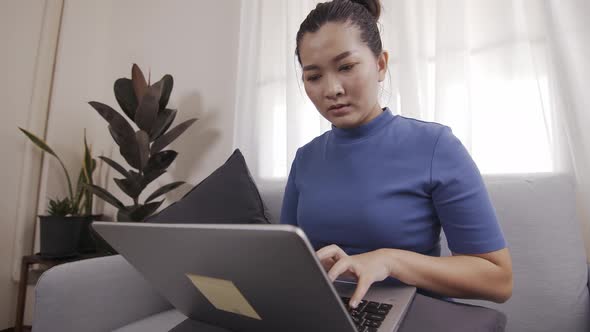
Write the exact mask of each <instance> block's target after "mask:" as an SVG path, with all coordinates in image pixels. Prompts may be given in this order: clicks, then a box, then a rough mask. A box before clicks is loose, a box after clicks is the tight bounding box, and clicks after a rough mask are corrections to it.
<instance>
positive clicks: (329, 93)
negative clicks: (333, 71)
mask: <svg viewBox="0 0 590 332" xmlns="http://www.w3.org/2000/svg"><path fill="white" fill-rule="evenodd" d="M325 82H326V87H325V90H324V91H325V93H324V96H325V97H326V98H328V99H336V98H338V97H340V96H342V95H343V94H344V87H343V86H342V83H341V82H340V80H339V79H337V78H336V77H334V76H331V75H328V76H327V77H326V80H325Z"/></svg>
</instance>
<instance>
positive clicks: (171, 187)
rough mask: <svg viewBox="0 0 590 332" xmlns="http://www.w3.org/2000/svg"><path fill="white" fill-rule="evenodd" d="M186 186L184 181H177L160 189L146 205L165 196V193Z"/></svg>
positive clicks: (151, 196) (149, 198) (146, 201)
mask: <svg viewBox="0 0 590 332" xmlns="http://www.w3.org/2000/svg"><path fill="white" fill-rule="evenodd" d="M183 184H184V181H177V182H172V183H169V184H167V185H165V186H162V187H160V188H159V189H157V190H156V191H154V192H153V193H152V194H151V195H150V196H149V197H148V198H147V199H146V200H145V203H149V202H151V201H153V200H154V199H156V198H158V197H160V196H162V195H164V194H165V193H167V192H169V191H172V190H174V189H176V188H178V187H180V186H181V185H183Z"/></svg>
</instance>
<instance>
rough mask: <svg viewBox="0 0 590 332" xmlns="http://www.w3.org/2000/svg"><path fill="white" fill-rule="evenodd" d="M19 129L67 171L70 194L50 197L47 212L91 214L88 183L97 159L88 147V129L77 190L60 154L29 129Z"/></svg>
mask: <svg viewBox="0 0 590 332" xmlns="http://www.w3.org/2000/svg"><path fill="white" fill-rule="evenodd" d="M18 129H20V131H21V132H22V133H23V134H25V136H27V137H28V138H29V140H30V141H31V142H33V144H35V145H36V146H37V147H38V148H40V149H41V150H42V151H43V152H45V153H49V154H50V155H52V156H53V157H55V158H56V159H57V161H58V162H59V164H60V165H61V167H62V169H63V171H64V173H65V176H66V180H67V183H68V194H69V196H68V197H66V198H64V199H50V200H49V205H48V209H47V213H48V214H49V215H51V216H70V215H71V216H89V215H91V214H92V202H93V195H92V193H91V192H90V191H89V190H88V188H87V185H92V184H93V181H92V175H93V173H94V170H95V169H96V159H94V158H92V153H91V151H90V148H89V147H88V142H87V141H86V131H84V159H83V161H82V167H81V169H80V174H79V175H78V181H77V183H76V190H75V191H74V188H73V187H72V181H71V179H70V174H69V173H68V170H67V169H66V166H65V165H64V163H63V162H62V161H61V159H60V158H59V157H58V155H57V154H56V153H55V152H54V151H53V149H52V148H51V147H49V145H47V143H45V141H43V140H42V139H40V138H39V137H37V136H35V135H34V134H32V133H30V132H29V131H27V130H25V129H23V128H20V127H19V128H18Z"/></svg>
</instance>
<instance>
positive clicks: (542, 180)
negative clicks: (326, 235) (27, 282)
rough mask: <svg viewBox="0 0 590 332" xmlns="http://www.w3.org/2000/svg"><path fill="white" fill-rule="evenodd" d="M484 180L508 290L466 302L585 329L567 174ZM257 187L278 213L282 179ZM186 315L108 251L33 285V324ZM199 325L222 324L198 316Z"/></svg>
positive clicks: (145, 330) (518, 321)
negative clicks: (503, 242) (508, 264)
mask: <svg viewBox="0 0 590 332" xmlns="http://www.w3.org/2000/svg"><path fill="white" fill-rule="evenodd" d="M485 181H486V184H487V186H488V190H489V192H490V195H491V197H492V201H493V203H494V206H495V208H496V211H497V214H498V217H499V220H500V223H501V225H502V229H503V231H504V233H505V236H506V238H507V241H508V243H509V247H510V250H511V253H512V259H513V270H514V291H513V295H512V298H511V299H510V300H509V301H508V302H506V303H503V304H495V303H491V302H483V301H465V302H468V303H474V304H479V305H483V306H487V307H492V308H495V309H498V310H500V311H502V312H504V313H505V314H506V315H507V317H508V325H507V328H506V330H507V331H518V332H522V331H590V302H589V291H588V287H589V286H588V285H589V283H590V281H589V279H588V275H589V270H588V265H587V263H586V255H585V251H584V246H583V242H582V237H581V227H580V225H579V223H578V221H577V220H576V209H575V204H574V202H575V197H574V187H573V183H572V181H571V179H570V178H569V177H568V176H565V175H555V174H548V175H526V176H524V175H521V176H487V177H485ZM259 187H260V190H261V193H262V196H263V199H264V201H265V203H266V205H267V207H268V209H269V212H270V215H271V217H272V220H278V216H279V211H280V206H281V201H282V191H283V188H284V183H268V184H264V185H259ZM443 242H444V238H443ZM446 253H447V254H448V249H447V250H446ZM184 318H185V317H184V316H183V315H182V314H180V313H179V312H177V311H176V310H174V309H173V308H172V307H171V306H170V304H169V303H168V302H166V301H165V300H164V299H163V298H162V297H161V296H159V295H158V294H157V293H156V292H155V291H154V290H153V289H152V288H151V287H150V285H149V284H148V283H147V282H146V281H145V280H144V279H143V278H142V276H141V275H139V274H138V273H137V272H136V271H135V270H134V269H133V268H132V267H131V266H130V265H129V264H128V263H127V262H126V261H125V260H124V259H123V258H122V257H121V256H111V257H103V258H96V259H91V260H86V261H79V262H75V263H69V264H64V265H60V266H57V267H54V268H52V269H51V270H49V271H47V272H45V273H44V274H43V275H42V276H41V278H40V280H39V282H38V284H37V287H36V302H35V308H34V315H33V331H34V332H48V331H50V332H53V331H61V332H68V331H113V330H116V331H128V332H130V331H142V332H149V331H158V332H160V331H168V330H169V329H170V328H171V327H172V326H174V325H175V324H177V323H179V322H180V321H182V320H183V319H184ZM197 331H198V332H205V331H223V330H222V329H219V328H216V327H212V326H207V325H204V324H203V326H202V328H200V329H197Z"/></svg>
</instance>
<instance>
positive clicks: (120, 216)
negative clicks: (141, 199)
mask: <svg viewBox="0 0 590 332" xmlns="http://www.w3.org/2000/svg"><path fill="white" fill-rule="evenodd" d="M132 208H133V205H131V206H126V207H125V208H123V209H119V211H117V221H134V220H131V218H130V217H129V213H131V209H132Z"/></svg>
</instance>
